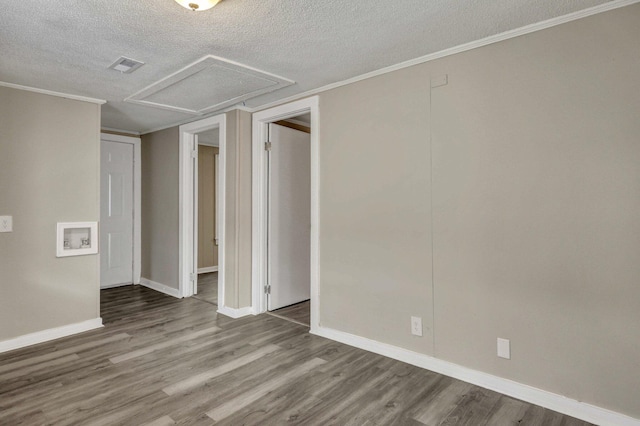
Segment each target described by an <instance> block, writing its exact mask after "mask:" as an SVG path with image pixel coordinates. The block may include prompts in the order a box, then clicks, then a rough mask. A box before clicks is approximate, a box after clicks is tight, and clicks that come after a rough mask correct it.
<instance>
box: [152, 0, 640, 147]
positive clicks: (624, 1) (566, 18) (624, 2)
mask: <svg viewBox="0 0 640 426" xmlns="http://www.w3.org/2000/svg"><path fill="white" fill-rule="evenodd" d="M639 2H640V0H612V1H610V2H608V3H604V4H601V5H598V6H594V7H590V8H587V9H583V10H580V11H578V12H573V13H569V14H567V15H563V16H558V17H556V18H552V19H548V20H546V21H541V22H537V23H535V24H530V25H526V26H524V27H520V28H516V29H514V30H509V31H505V32H503V33H500V34H496V35H492V36H489V37H485V38H482V39H480V40H475V41H472V42H469V43H465V44H461V45H458V46H455V47H452V48H449V49H444V50H441V51H438V52H434V53H430V54H428V55H424V56H421V57H419V58H415V59H411V60H408V61H404V62H400V63H398V64H395V65H391V66H388V67H385V68H380V69H378V70H375V71H371V72H368V73H365V74H361V75H358V76H355V77H352V78H349V79H346V80H342V81H338V82H336V83H331V84H327V85H325V86H322V87H319V88H317V89H311V90H308V91H306V92H302V93H298V94H296V95H292V96H289V97H287V98H284V99H279V100H276V101H272V102H269V103H266V104H262V105H258V106H255V107H247V106H246V105H244V102H243V105H235V106H232V107H229V108H226V109H224V110H220V111H214V112H212V113H211V114H207V115H206V116H204V117H193V118H188V119H186V120H182V121H179V122H177V123H173V124H170V125H166V126H160V127H156V128H152V129H149V130H145V131H141V132H140V134H141V135H145V134H147V133H152V132H157V131H160V130H165V129H168V128H170V127H175V126H180V125H182V124H187V123H190V122H193V121H196V120H200V119H202V118H206V117H209V116H213V115H217V114H222V113H225V112H228V111H231V110H234V109H239V110H242V111H246V112H249V113H252V114H253V113H256V112H259V111H262V110H265V109H269V108H273V107H275V106H278V105H282V104H286V103H289V102H293V101H297V100H300V99H303V98H307V97H310V96H313V95H317V94H319V93H321V92H326V91H328V90H332V89H336V88H338V87H342V86H346V85H348V84H352V83H356V82H358V81H362V80H366V79H369V78H373V77H377V76H380V75H384V74H388V73H390V72H393V71H398V70H401V69H404V68H408V67H412V66H414V65H419V64H423V63H426V62H430V61H434V60H436V59H440V58H444V57H447V56H451V55H455V54H457V53H462V52H466V51H468V50H473V49H477V48H479V47H483V46H487V45H490V44H494V43H499V42H501V41H505V40H509V39H512V38H515V37H520V36H522V35H525V34H531V33H534V32H537V31H542V30H544V29H547V28H551V27H555V26H558V25H562V24H565V23H568V22H571V21H576V20H578V19H582V18H587V17H589V16H593V15H597V14H599V13H604V12H608V11H611V10H615V9H619V8H621V7H625V6H630V5H632V4H635V3H639Z"/></svg>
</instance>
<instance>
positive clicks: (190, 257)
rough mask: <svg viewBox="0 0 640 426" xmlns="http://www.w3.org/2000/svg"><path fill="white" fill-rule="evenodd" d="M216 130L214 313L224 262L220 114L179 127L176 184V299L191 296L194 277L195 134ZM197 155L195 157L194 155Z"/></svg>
mask: <svg viewBox="0 0 640 426" xmlns="http://www.w3.org/2000/svg"><path fill="white" fill-rule="evenodd" d="M215 128H217V129H219V130H218V131H219V134H220V138H219V139H220V146H219V148H220V152H219V154H218V155H219V156H220V157H219V158H220V206H219V209H220V210H219V211H220V215H219V217H218V220H219V223H220V235H219V239H220V241H221V242H222V244H221V245H220V250H219V251H218V267H219V270H218V309H220V308H222V307H224V306H225V299H224V264H225V263H224V261H225V256H224V252H225V241H226V240H225V226H224V224H225V207H224V206H225V198H226V197H225V194H226V179H225V173H226V158H227V155H226V142H227V130H226V116H225V115H224V114H220V115H216V116H214V117H209V118H205V119H202V120H198V121H194V122H193V123H188V124H183V125H182V126H180V182H179V185H180V186H179V204H178V205H179V215H178V221H179V230H178V241H179V246H180V247H179V265H178V269H179V276H178V280H179V291H180V297H190V296H193V295H194V291H195V288H194V285H193V284H194V283H193V280H192V279H191V277H192V276H194V277H197V274H198V219H197V217H196V215H195V212H196V211H197V210H196V209H197V204H196V203H197V202H198V200H197V187H196V186H195V184H194V183H195V181H196V179H197V171H198V169H197V167H196V166H195V161H194V157H193V155H192V153H193V152H196V153H197V152H198V141H197V137H196V134H197V133H200V132H204V131H205V130H211V129H215ZM196 155H197V154H196Z"/></svg>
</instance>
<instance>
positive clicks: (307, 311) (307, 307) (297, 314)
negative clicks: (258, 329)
mask: <svg viewBox="0 0 640 426" xmlns="http://www.w3.org/2000/svg"><path fill="white" fill-rule="evenodd" d="M269 313H270V314H271V315H275V316H277V317H280V318H283V319H287V320H290V321H293V322H296V323H298V324H300V325H306V326H307V327H309V324H311V303H310V302H309V301H308V300H306V301H304V302H300V303H296V304H295V305H291V306H286V307H284V308H280V309H276V310H275V311H271V312H269Z"/></svg>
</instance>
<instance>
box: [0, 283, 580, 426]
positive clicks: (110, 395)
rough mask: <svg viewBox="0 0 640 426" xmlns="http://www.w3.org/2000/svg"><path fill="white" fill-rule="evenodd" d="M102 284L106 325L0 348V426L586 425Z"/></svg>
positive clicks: (264, 321) (297, 335) (192, 303)
mask: <svg viewBox="0 0 640 426" xmlns="http://www.w3.org/2000/svg"><path fill="white" fill-rule="evenodd" d="M101 293H102V301H101V306H102V318H103V320H104V323H105V327H104V328H102V329H100V330H95V331H91V332H87V333H83V334H79V335H76V336H73V337H68V338H64V339H59V340H56V341H53V342H49V343H45V344H40V345H36V346H32V347H29V348H24V349H20V350H16V351H12V352H8V353H4V354H0V424H2V425H136V426H137V425H156V426H160V425H172V424H179V425H212V424H216V425H234V426H237V425H284V424H298V425H474V426H476V425H500V426H502V425H536V426H537V425H540V426H543V425H544V426H546V425H566V426H578V425H586V423H584V422H582V421H579V420H576V419H572V418H570V417H567V416H563V415H561V414H558V413H555V412H552V411H550V410H546V409H543V408H541V407H538V406H534V405H531V404H527V403H525V402H522V401H518V400H515V399H513V398H509V397H506V396H503V395H500V394H498V393H495V392H491V391H488V390H485V389H482V388H478V387H476V386H472V385H469V384H466V383H464V382H460V381H458V380H454V379H451V378H448V377H445V376H441V375H439V374H436V373H433V372H430V371H427V370H423V369H420V368H417V367H413V366H411V365H407V364H404V363H401V362H398V361H394V360H392V359H389V358H385V357H383V356H379V355H375V354H372V353H368V352H365V351H363V350H360V349H356V348H352V347H349V346H346V345H343V344H340V343H336V342H333V341H331V340H327V339H324V338H321V337H318V336H313V335H311V334H309V333H308V328H307V327H304V326H300V325H297V324H294V323H291V322H288V321H285V320H282V319H280V318H277V317H274V316H270V315H260V316H255V317H254V316H251V317H245V318H241V319H236V320H233V319H230V318H227V317H225V316H222V315H218V314H217V313H216V308H215V306H212V305H211V303H208V302H203V301H201V300H198V299H195V298H190V299H183V300H178V299H174V298H172V297H169V296H165V295H163V294H160V293H157V292H155V291H153V290H150V289H147V288H145V287H141V286H128V287H120V288H114V289H109V290H103V291H102V292H101Z"/></svg>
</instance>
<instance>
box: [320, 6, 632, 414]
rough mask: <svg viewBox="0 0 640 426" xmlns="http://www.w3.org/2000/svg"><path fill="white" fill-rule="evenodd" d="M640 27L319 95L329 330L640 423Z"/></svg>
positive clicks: (569, 36)
mask: <svg viewBox="0 0 640 426" xmlns="http://www.w3.org/2000/svg"><path fill="white" fill-rule="evenodd" d="M638 22H640V5H633V6H629V7H625V8H622V9H618V10H615V11H611V12H607V13H604V14H599V15H596V16H592V17H589V18H586V19H582V20H579V21H575V22H571V23H567V24H564V25H561V26H558V27H554V28H550V29H547V30H544V31H540V32H536V33H533V34H529V35H526V36H522V37H518V38H515V39H511V40H508V41H505V42H501V43H498V44H493V45H490V46H486V47H483V48H480V49H476V50H473V51H469V52H466V53H461V54H457V55H454V56H450V57H447V58H443V59H441V60H437V61H433V62H430V63H427V64H422V65H419V66H415V67H412V68H408V69H404V70H401V71H397V72H393V73H390V74H386V75H383V76H380V77H376V78H373V79H369V80H365V81H362V82H359V83H355V84H351V85H348V86H344V87H341V88H338V89H334V90H331V91H328V92H325V93H322V94H321V95H320V145H321V146H320V151H321V152H320V161H321V164H320V174H321V177H320V188H321V194H320V262H321V264H320V280H321V283H320V295H321V296H320V297H321V300H320V309H321V312H320V313H321V317H320V318H321V323H322V325H323V326H326V327H329V328H334V329H337V330H342V331H346V332H349V333H354V334H357V335H360V336H364V337H367V338H371V339H374V340H377V341H381V342H384V343H390V344H393V345H396V346H400V347H403V348H407V349H410V350H414V351H417V352H420V353H424V354H428V355H434V356H436V357H438V358H441V359H444V360H447V361H452V362H454V363H457V364H460V365H464V366H467V367H470V368H473V369H477V370H480V371H484V372H488V373H491V374H494V375H497V376H501V377H505V378H508V379H512V380H515V381H518V382H521V383H525V384H529V385H532V386H535V387H538V388H542V389H545V390H549V391H552V392H555V393H559V394H562V395H566V396H568V397H570V398H573V399H577V400H580V401H585V402H588V403H591V404H595V405H598V406H602V407H605V408H609V409H612V410H615V411H619V412H622V413H626V414H628V415H631V416H634V417H640V405H638V400H637V398H638V390H639V389H640V375H638V374H635V372H636V370H637V363H638V360H639V359H640V343H639V342H640V327H638V324H640V286H639V285H638V277H640V262H638V253H640V221H638V217H640V198H639V197H638V194H639V193H640V167H639V165H640V144H639V143H638V137H639V135H640V119H639V118H638V112H639V111H640V78H639V77H638V76H640V56H639V55H638V40H640V25H638ZM444 74H447V75H448V76H449V84H448V85H446V86H442V87H437V88H434V89H430V84H429V82H430V80H431V78H438V77H440V76H442V75H444ZM432 265H433V266H432ZM411 315H418V316H422V317H423V320H424V322H425V325H426V326H427V327H428V330H426V331H427V332H426V333H425V336H424V337H422V338H418V337H415V336H412V335H411V334H410V327H409V324H410V320H409V319H410V316H411ZM497 337H504V338H509V339H511V344H512V359H511V360H504V359H499V358H497V356H496V338H497Z"/></svg>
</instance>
